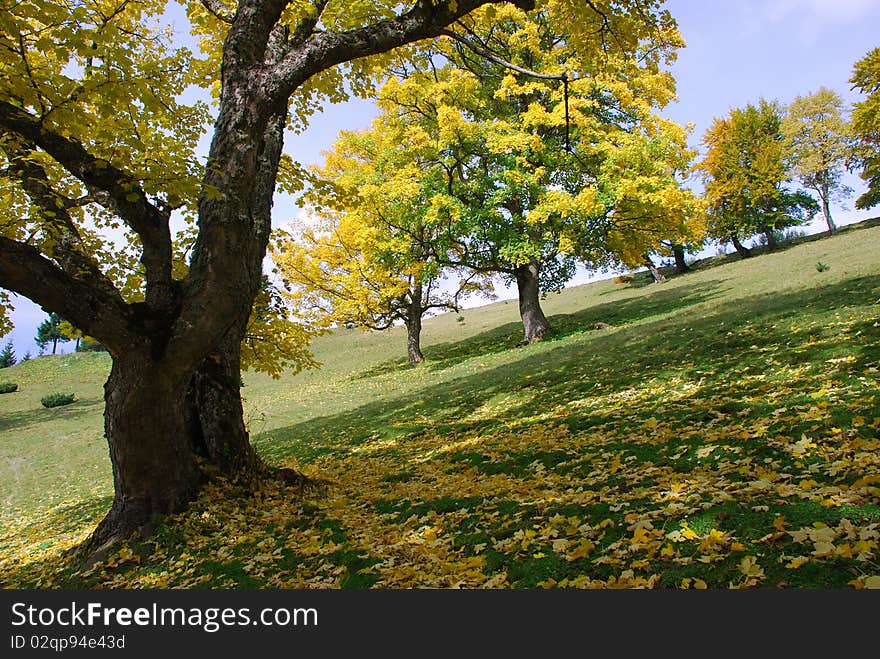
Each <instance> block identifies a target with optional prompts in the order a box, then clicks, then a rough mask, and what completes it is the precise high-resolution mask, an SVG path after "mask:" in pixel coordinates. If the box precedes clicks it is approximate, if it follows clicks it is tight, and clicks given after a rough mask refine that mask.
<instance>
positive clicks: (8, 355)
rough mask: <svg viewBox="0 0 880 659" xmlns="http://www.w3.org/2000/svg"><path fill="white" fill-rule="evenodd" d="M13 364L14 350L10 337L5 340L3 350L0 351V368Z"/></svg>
mask: <svg viewBox="0 0 880 659" xmlns="http://www.w3.org/2000/svg"><path fill="white" fill-rule="evenodd" d="M8 366H15V351H14V350H13V349H12V339H10V340H9V341H7V342H6V345H5V346H4V348H3V350H2V351H0V368H7V367H8Z"/></svg>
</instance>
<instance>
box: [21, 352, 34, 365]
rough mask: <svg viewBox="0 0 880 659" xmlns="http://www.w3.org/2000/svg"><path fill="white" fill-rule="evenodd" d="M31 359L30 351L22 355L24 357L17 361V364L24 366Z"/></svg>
mask: <svg viewBox="0 0 880 659" xmlns="http://www.w3.org/2000/svg"><path fill="white" fill-rule="evenodd" d="M31 359H32V357H31V351H30V350H28V351H27V352H25V353H24V357H22V358H21V361H19V362H18V363H19V364H24V363H25V362H29V361H30V360H31Z"/></svg>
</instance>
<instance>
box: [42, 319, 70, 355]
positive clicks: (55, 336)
mask: <svg viewBox="0 0 880 659" xmlns="http://www.w3.org/2000/svg"><path fill="white" fill-rule="evenodd" d="M64 323H65V321H64V320H63V319H62V318H61V317H60V316H59V315H58V314H57V313H54V312H53V313H50V314H49V317H48V318H46V320H44V321H43V322H42V323H40V325H39V326H38V327H37V336H36V338H35V339H34V340H35V341H36V342H37V345H38V346H40V348H41V349H45V348H46V344H47V343H49V342H50V341H51V342H52V354H53V355H54V354H55V352H56V350H57V348H58V342H59V341H60V342H61V343H67V342H68V341H70V337H68V336H67V335H66V334H64V332H62V329H61V328H62V325H64ZM68 324H69V323H68Z"/></svg>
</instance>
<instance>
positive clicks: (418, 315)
mask: <svg viewBox="0 0 880 659" xmlns="http://www.w3.org/2000/svg"><path fill="white" fill-rule="evenodd" d="M421 336H422V287H421V286H416V287H415V290H414V291H411V295H410V303H409V307H408V308H407V310H406V353H407V357H409V363H410V364H418V363H420V362H423V361H425V356H424V355H423V354H422V347H421Z"/></svg>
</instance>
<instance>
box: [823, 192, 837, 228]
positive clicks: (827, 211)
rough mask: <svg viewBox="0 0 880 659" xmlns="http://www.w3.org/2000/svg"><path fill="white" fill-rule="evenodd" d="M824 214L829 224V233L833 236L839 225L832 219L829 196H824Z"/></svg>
mask: <svg viewBox="0 0 880 659" xmlns="http://www.w3.org/2000/svg"><path fill="white" fill-rule="evenodd" d="M822 215H824V216H825V223H826V224H827V225H828V235H829V236H833V235H834V234H835V233H837V226H836V225H835V224H834V220H832V219H831V207H830V206H829V204H828V197H827V196H823V197H822Z"/></svg>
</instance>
